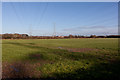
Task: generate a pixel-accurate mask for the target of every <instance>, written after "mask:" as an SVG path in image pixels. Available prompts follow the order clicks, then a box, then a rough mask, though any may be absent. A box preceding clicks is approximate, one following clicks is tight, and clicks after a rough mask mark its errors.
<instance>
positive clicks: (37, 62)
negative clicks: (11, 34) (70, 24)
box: [2, 38, 120, 80]
mask: <svg viewBox="0 0 120 80" xmlns="http://www.w3.org/2000/svg"><path fill="white" fill-rule="evenodd" d="M2 60H3V78H18V77H19V78H22V77H24V78H41V79H60V80H63V79H65V80H70V79H72V80H73V79H76V80H77V79H81V80H93V79H96V80H98V79H99V80H100V79H101V80H112V79H117V80H118V79H120V77H119V74H120V69H119V68H120V54H119V53H118V39H114V38H109V39H107V38H104V39H103V38H95V39H89V38H88V39H87V38H86V39H18V40H2Z"/></svg>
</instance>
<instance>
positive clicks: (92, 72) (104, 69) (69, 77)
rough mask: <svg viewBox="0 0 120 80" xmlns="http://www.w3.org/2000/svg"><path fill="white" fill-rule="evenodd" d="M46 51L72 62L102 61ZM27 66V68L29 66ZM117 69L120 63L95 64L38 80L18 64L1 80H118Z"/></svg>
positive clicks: (32, 56)
mask: <svg viewBox="0 0 120 80" xmlns="http://www.w3.org/2000/svg"><path fill="white" fill-rule="evenodd" d="M10 44H14V45H19V46H25V47H29V48H36V49H44V50H46V48H43V47H39V46H31V45H25V44H20V43H11V42H10ZM48 50H49V51H50V52H52V53H53V54H56V55H58V56H61V57H62V58H63V59H64V58H66V59H73V60H80V59H86V60H89V59H91V58H93V59H96V58H100V59H101V60H102V59H103V58H101V57H99V56H95V55H90V54H81V55H80V54H79V53H73V52H68V51H64V50H58V49H48ZM61 53H62V54H61ZM28 57H29V59H33V60H44V59H46V58H45V57H44V55H42V54H38V53H31V54H30V55H29V56H28ZM48 57H51V58H52V56H48ZM16 65H18V64H14V67H15V66H16ZM27 66H28V67H29V65H27ZM119 68H120V61H113V62H109V63H97V64H94V65H92V66H91V67H90V68H88V69H84V68H80V69H76V70H74V71H72V72H70V73H51V75H52V77H51V76H49V75H48V76H47V77H41V78H39V79H38V78H33V77H30V74H31V73H33V72H29V71H31V68H30V67H29V69H30V70H29V69H27V68H26V67H25V66H22V64H19V65H18V66H16V67H15V68H14V71H13V73H9V74H10V75H8V76H9V77H8V78H4V79H3V80H14V79H13V78H20V80H120V69H119ZM6 69H7V68H6ZM15 69H18V72H16V70H15ZM11 71H12V70H11ZM6 75H7V74H6ZM17 80H18V79H17Z"/></svg>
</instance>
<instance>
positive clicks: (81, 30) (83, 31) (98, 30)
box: [63, 26, 118, 35]
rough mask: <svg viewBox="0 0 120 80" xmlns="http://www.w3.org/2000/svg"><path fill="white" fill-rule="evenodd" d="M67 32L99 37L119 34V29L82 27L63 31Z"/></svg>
mask: <svg viewBox="0 0 120 80" xmlns="http://www.w3.org/2000/svg"><path fill="white" fill-rule="evenodd" d="M63 31H65V32H71V33H79V34H85V35H90V34H97V35H108V34H118V27H117V26H116V27H113V26H90V27H88V26H84V27H83V26H82V27H75V28H69V29H63Z"/></svg>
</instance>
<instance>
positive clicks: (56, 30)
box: [2, 2, 118, 36]
mask: <svg viewBox="0 0 120 80" xmlns="http://www.w3.org/2000/svg"><path fill="white" fill-rule="evenodd" d="M2 26H3V27H2V33H26V34H29V35H37V36H41V35H44V36H45V35H46V36H47V35H53V34H56V35H60V36H61V35H69V34H73V35H116V34H118V3H117V2H3V4H2Z"/></svg>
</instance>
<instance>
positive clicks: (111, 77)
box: [2, 61, 120, 80]
mask: <svg viewBox="0 0 120 80" xmlns="http://www.w3.org/2000/svg"><path fill="white" fill-rule="evenodd" d="M119 68H120V61H115V62H112V63H101V64H96V65H93V66H92V67H90V68H88V69H83V68H80V69H77V70H74V71H73V72H71V73H52V75H53V77H49V76H48V77H45V78H44V77H41V78H29V77H25V76H24V77H23V78H19V77H20V76H22V75H23V74H24V72H22V73H21V74H19V75H14V76H17V77H18V78H16V79H17V80H18V79H20V80H120V69H119ZM22 69H23V68H22ZM22 71H23V70H22ZM2 80H15V79H14V78H6V79H2Z"/></svg>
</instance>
